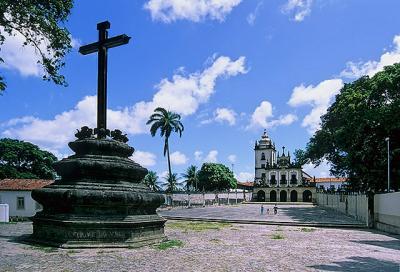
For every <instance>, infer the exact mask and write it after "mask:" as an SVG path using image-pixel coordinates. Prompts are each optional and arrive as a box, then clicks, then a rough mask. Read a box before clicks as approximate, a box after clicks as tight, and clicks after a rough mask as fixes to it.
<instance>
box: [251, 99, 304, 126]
mask: <svg viewBox="0 0 400 272" xmlns="http://www.w3.org/2000/svg"><path fill="white" fill-rule="evenodd" d="M273 116H274V115H273V113H272V104H271V103H270V102H269V101H262V102H261V104H260V106H258V107H257V108H256V109H255V110H254V112H253V114H252V116H251V121H250V125H249V126H248V127H247V129H250V128H257V127H262V128H272V127H277V126H280V125H290V124H292V123H293V122H295V121H296V120H297V116H296V115H294V114H287V115H284V116H280V117H279V118H278V119H273V120H270V119H271V118H272V117H273Z"/></svg>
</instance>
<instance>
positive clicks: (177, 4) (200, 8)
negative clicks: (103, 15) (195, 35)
mask: <svg viewBox="0 0 400 272" xmlns="http://www.w3.org/2000/svg"><path fill="white" fill-rule="evenodd" d="M241 1H242V0H150V1H148V2H147V3H145V5H144V8H145V9H147V10H149V11H150V13H151V17H152V19H153V20H157V21H162V22H164V23H171V22H174V21H177V20H188V21H193V22H201V21H204V20H205V19H211V20H218V21H224V20H225V17H226V16H227V15H228V14H229V13H230V12H231V11H232V9H233V8H234V7H236V6H237V5H239V4H240V2H241Z"/></svg>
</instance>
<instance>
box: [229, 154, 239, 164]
mask: <svg viewBox="0 0 400 272" xmlns="http://www.w3.org/2000/svg"><path fill="white" fill-rule="evenodd" d="M236 159H237V157H236V155H234V154H231V155H229V156H228V161H229V162H231V163H235V162H236Z"/></svg>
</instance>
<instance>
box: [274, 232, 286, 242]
mask: <svg viewBox="0 0 400 272" xmlns="http://www.w3.org/2000/svg"><path fill="white" fill-rule="evenodd" d="M271 239H274V240H283V239H285V236H283V235H282V234H279V233H275V234H272V235H271Z"/></svg>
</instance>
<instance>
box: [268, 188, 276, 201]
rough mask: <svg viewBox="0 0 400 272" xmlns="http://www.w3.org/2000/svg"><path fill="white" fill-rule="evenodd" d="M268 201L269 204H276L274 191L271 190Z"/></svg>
mask: <svg viewBox="0 0 400 272" xmlns="http://www.w3.org/2000/svg"><path fill="white" fill-rule="evenodd" d="M269 201H271V202H276V191H274V190H272V191H271V192H270V193H269Z"/></svg>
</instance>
